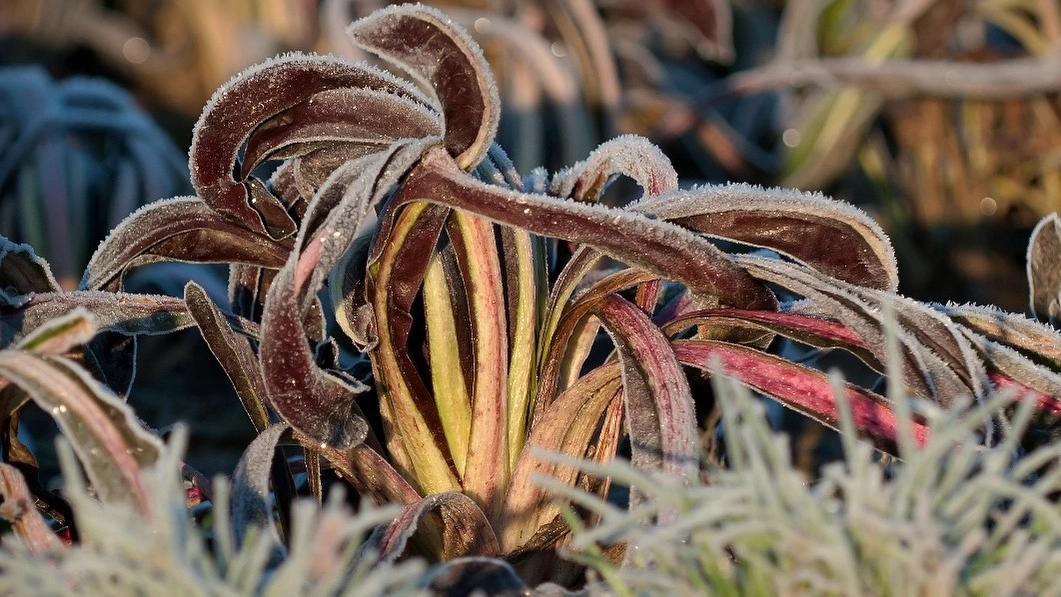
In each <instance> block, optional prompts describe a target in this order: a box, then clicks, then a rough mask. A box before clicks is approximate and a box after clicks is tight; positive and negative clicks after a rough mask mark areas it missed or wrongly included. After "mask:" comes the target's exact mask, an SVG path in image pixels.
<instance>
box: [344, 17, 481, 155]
mask: <svg viewBox="0 0 1061 597" xmlns="http://www.w3.org/2000/svg"><path fill="white" fill-rule="evenodd" d="M347 34H348V35H349V36H350V39H351V40H353V42H354V43H355V44H357V45H359V46H361V47H363V48H365V49H367V50H369V51H371V52H373V53H374V54H377V55H379V56H380V57H382V58H385V59H387V60H390V61H392V62H394V63H395V64H397V65H398V66H400V67H401V68H402V69H404V70H405V71H406V72H408V73H409V74H410V75H413V76H414V77H415V78H417V79H418V80H420V81H421V82H422V83H424V84H425V86H426V87H427V89H430V90H431V91H432V92H433V93H434V94H435V96H436V97H437V98H438V102H439V104H440V105H441V107H442V113H443V117H444V123H445V131H446V132H445V135H444V137H443V138H444V143H445V146H446V149H447V150H448V151H449V154H450V155H451V156H453V158H454V159H455V160H456V161H457V164H458V165H459V166H460V167H461V168H463V169H470V168H471V167H473V166H475V165H476V164H478V163H479V162H480V160H482V159H483V157H484V156H485V155H486V152H487V150H489V148H490V144H491V143H492V142H493V140H494V136H495V135H496V134H497V126H498V121H499V120H500V115H501V101H500V99H499V98H498V95H497V85H496V84H495V83H494V77H493V73H492V72H491V70H490V67H489V65H488V64H487V63H486V59H485V58H484V57H483V53H482V50H481V49H480V48H479V46H478V44H476V43H475V42H474V41H473V40H472V39H471V37H470V36H469V35H468V34H467V32H465V31H464V30H463V29H462V28H461V27H459V26H458V25H457V24H455V23H453V22H452V21H450V20H449V18H448V17H446V16H445V15H444V14H442V13H441V12H439V11H438V10H436V9H434V8H429V7H426V6H422V5H419V4H417V5H411V4H408V5H403V6H400V7H390V8H388V9H385V10H379V11H376V12H375V13H372V14H371V15H369V16H368V17H366V18H364V19H361V20H359V21H357V22H355V23H353V24H352V25H350V27H349V28H348V29H347Z"/></svg>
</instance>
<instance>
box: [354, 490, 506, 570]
mask: <svg viewBox="0 0 1061 597" xmlns="http://www.w3.org/2000/svg"><path fill="white" fill-rule="evenodd" d="M431 514H435V515H437V516H438V517H439V519H440V524H438V525H435V523H434V522H433V521H432V519H431V518H430V517H429V515H431ZM429 525H430V528H425V527H428V526H429ZM418 534H420V535H421V541H424V542H425V543H427V544H429V545H430V548H431V549H433V550H435V555H436V557H439V558H440V559H442V560H450V559H453V558H457V557H461V556H470V555H478V556H495V555H498V553H499V547H498V542H497V537H495V536H494V531H493V529H492V527H491V526H490V522H489V521H488V520H487V518H486V515H485V514H483V511H482V510H481V509H479V506H478V505H476V503H475V501H474V500H472V499H471V498H470V497H468V496H467V495H464V494H463V493H460V492H457V491H450V492H446V493H436V494H433V495H429V496H427V497H425V498H423V499H421V500H418V501H416V502H414V503H412V504H409V505H407V506H405V507H404V508H403V509H402V511H401V512H400V513H399V514H398V516H396V517H395V518H394V521H393V522H391V523H390V524H388V525H387V526H386V527H383V528H382V529H380V530H379V531H377V532H376V533H375V534H374V535H373V537H370V538H369V540H368V542H367V545H366V547H368V548H370V549H375V550H376V551H378V552H379V557H380V560H382V561H384V562H394V561H395V560H396V559H397V558H398V557H400V556H402V555H403V554H404V553H405V552H406V547H407V545H408V544H409V541H410V540H412V539H413V538H414V537H416V536H417V535H418Z"/></svg>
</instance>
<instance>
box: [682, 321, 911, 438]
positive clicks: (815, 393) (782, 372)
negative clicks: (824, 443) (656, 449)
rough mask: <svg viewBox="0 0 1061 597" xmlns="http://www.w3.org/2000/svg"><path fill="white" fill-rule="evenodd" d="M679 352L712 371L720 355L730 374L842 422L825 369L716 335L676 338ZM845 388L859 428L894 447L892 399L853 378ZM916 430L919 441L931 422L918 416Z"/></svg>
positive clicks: (813, 413) (807, 410) (690, 362)
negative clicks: (719, 339) (855, 382)
mask: <svg viewBox="0 0 1061 597" xmlns="http://www.w3.org/2000/svg"><path fill="white" fill-rule="evenodd" d="M674 352H675V354H677V356H678V360H679V361H681V362H682V363H684V364H687V365H692V366H694V367H698V368H700V369H704V370H705V371H710V370H711V367H712V365H711V362H712V360H714V359H718V361H719V362H720V364H721V366H722V370H723V372H724V373H725V374H726V375H729V376H731V377H733V378H734V379H737V380H739V381H740V382H742V383H744V384H747V385H748V386H750V387H752V388H753V389H755V390H756V391H759V392H762V393H764V394H766V395H768V396H772V397H774V398H776V399H777V400H779V401H780V402H781V403H782V404H784V405H785V406H788V407H789V408H792V409H795V410H797V411H799V412H801V413H804V414H806V415H808V416H810V417H813V418H814V419H816V420H818V421H820V422H822V423H824V424H826V425H828V426H830V427H832V428H833V429H836V428H837V424H838V416H839V412H838V411H837V407H836V397H835V395H834V394H833V389H832V386H831V385H830V382H829V377H828V376H827V375H826V374H825V373H822V372H821V371H818V370H816V369H811V368H809V367H805V366H803V365H799V364H797V363H793V362H792V361H789V360H787V359H783V358H781V357H777V356H774V355H771V354H767V353H764V352H762V351H759V350H756V349H754V348H748V347H745V346H738V345H735V344H729V343H725V342H715V341H712V340H676V341H675V342H674ZM845 391H846V393H847V398H848V401H849V402H850V404H851V411H852V414H853V417H854V421H855V426H856V427H857V428H858V430H859V432H860V433H863V434H865V435H866V436H867V437H868V438H869V439H870V440H871V441H872V442H873V443H874V445H875V446H877V447H878V448H880V449H882V450H884V451H887V452H891V453H894V451H895V441H896V425H897V423H896V419H895V414H894V413H893V412H892V411H891V409H890V408H889V406H888V403H887V400H886V399H885V398H884V397H883V396H879V395H877V394H874V393H873V392H870V391H869V390H864V389H862V388H858V387H856V386H853V385H850V384H846V385H845ZM912 432H913V436H914V439H915V440H917V442H918V443H919V444H922V445H923V444H924V443H925V441H927V439H928V426H927V425H926V424H925V423H924V422H921V421H918V420H914V421H913V422H912Z"/></svg>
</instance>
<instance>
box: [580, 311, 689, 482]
mask: <svg viewBox="0 0 1061 597" xmlns="http://www.w3.org/2000/svg"><path fill="white" fill-rule="evenodd" d="M594 312H595V314H596V315H597V316H598V317H600V319H601V323H602V324H603V325H604V328H605V329H606V330H607V331H608V334H609V335H610V336H611V338H612V341H613V342H614V343H615V346H616V349H617V351H618V353H619V362H620V364H621V366H622V378H623V399H624V401H625V403H626V418H627V423H628V425H629V433H630V444H631V446H630V450H631V458H630V459H631V461H632V462H633V464H634V466H637V467H638V468H640V469H642V470H648V471H656V470H658V471H661V472H662V473H663V474H665V475H667V476H670V477H673V478H675V479H677V480H679V481H680V482H683V483H688V482H691V481H692V480H693V479H694V478H695V476H696V470H697V465H698V462H699V461H698V449H699V435H698V433H697V430H696V409H695V407H694V406H693V398H692V393H691V391H690V389H689V384H688V382H687V381H686V378H685V372H684V371H683V370H682V368H681V365H680V364H679V362H678V358H676V356H675V353H674V350H673V349H672V348H671V344H670V342H669V341H668V340H667V338H666V337H665V336H664V335H663V334H662V332H660V330H659V328H657V327H656V326H655V324H653V323H652V321H651V320H650V319H649V318H648V316H647V315H645V313H644V312H642V311H641V310H640V309H638V308H637V307H636V306H635V305H633V304H631V303H630V302H628V301H626V300H625V299H623V298H620V297H619V296H617V295H614V294H612V295H608V296H606V297H604V298H603V300H601V301H600V302H599V303H598V305H597V308H596V309H595V311H594Z"/></svg>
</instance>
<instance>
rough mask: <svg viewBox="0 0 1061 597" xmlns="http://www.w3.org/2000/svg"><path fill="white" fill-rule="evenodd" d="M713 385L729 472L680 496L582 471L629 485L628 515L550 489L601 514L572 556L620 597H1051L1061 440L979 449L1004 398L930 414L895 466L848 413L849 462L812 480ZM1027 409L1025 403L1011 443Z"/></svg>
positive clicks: (755, 409)
mask: <svg viewBox="0 0 1061 597" xmlns="http://www.w3.org/2000/svg"><path fill="white" fill-rule="evenodd" d="M716 387H717V389H718V390H719V392H718V395H719V399H720V402H721V404H722V408H723V411H724V419H723V420H724V422H723V426H724V427H725V430H726V431H725V445H726V450H727V458H728V464H729V466H728V467H727V468H725V469H722V470H715V471H712V472H711V473H710V483H702V484H697V485H693V486H688V487H679V486H677V485H675V484H673V483H668V482H666V481H665V480H662V479H659V478H656V476H654V475H649V474H646V473H645V472H643V471H638V470H636V469H634V468H632V467H630V466H629V465H628V464H626V463H623V462H621V461H615V462H612V463H610V464H608V465H604V466H600V465H593V466H590V465H588V464H583V465H581V466H582V467H583V468H584V469H585V470H586V471H587V472H593V473H596V474H601V475H608V476H610V477H611V478H612V481H613V483H618V484H627V485H630V486H634V487H637V488H638V489H639V491H640V492H641V494H642V495H643V496H644V502H643V503H642V504H641V505H640V506H639V507H637V508H634V509H631V510H630V511H627V510H625V509H620V508H616V507H614V506H612V505H609V504H608V503H606V502H604V501H602V500H600V499H599V498H597V497H594V496H591V495H589V494H585V493H581V492H579V490H577V489H573V488H566V487H562V486H561V485H560V484H556V483H553V482H549V481H546V483H547V484H548V486H549V487H550V489H551V490H553V491H555V492H556V493H557V494H561V495H565V496H567V497H568V498H570V499H571V500H572V501H573V503H576V504H578V507H580V508H585V509H588V510H589V511H591V512H593V513H595V514H599V515H600V517H601V523H600V525H599V526H597V527H596V528H593V529H585V530H581V531H577V532H576V533H575V539H574V541H573V542H572V546H573V549H574V551H572V552H571V553H570V554H569V556H570V557H573V558H574V559H576V560H578V561H580V562H583V563H584V564H586V565H588V566H589V567H590V568H591V569H592V570H594V571H595V572H596V573H597V574H599V575H600V576H601V577H603V579H604V580H605V582H606V584H607V585H608V586H609V587H610V590H612V591H614V592H615V593H616V594H620V595H692V594H697V595H699V594H704V595H880V596H885V595H934V596H945V595H1058V594H1061V576H1059V575H1058V574H1057V570H1058V564H1061V516H1059V512H1058V507H1057V502H1056V499H1054V497H1055V496H1057V495H1058V492H1059V491H1061V470H1059V469H1058V467H1057V466H1056V465H1055V463H1056V462H1057V461H1058V459H1059V457H1061V445H1059V444H1053V445H1045V446H1042V447H1039V448H1037V449H1036V450H1034V451H1032V452H1030V453H1025V454H1019V455H1018V451H1019V447H1018V446H1017V445H1016V443H1015V441H1007V442H1003V443H1001V444H998V445H996V446H994V447H990V448H985V447H983V445H982V443H981V441H978V440H979V438H978V437H977V433H978V429H980V428H982V427H983V425H984V424H985V423H986V422H987V421H988V420H989V419H990V417H991V413H993V412H997V410H998V409H999V408H1004V407H1006V406H1008V405H1011V404H1012V403H1013V402H1014V396H1013V395H1012V394H1008V393H1007V394H1002V393H999V394H995V395H994V396H993V397H992V398H991V399H990V400H989V401H987V402H986V403H984V404H982V405H977V406H974V407H968V408H956V409H951V410H947V411H942V410H936V411H935V412H933V413H930V415H929V419H930V420H931V427H932V429H933V433H931V435H930V439H929V440H928V443H927V444H926V445H924V446H922V447H920V448H912V449H909V450H906V451H904V452H903V454H902V458H903V460H901V461H893V462H884V461H882V460H881V458H880V455H879V453H877V452H874V450H873V448H872V447H871V446H869V445H868V444H866V443H863V442H859V441H858V440H857V438H856V435H855V428H854V425H853V424H852V422H851V419H850V414H849V413H850V411H849V409H847V408H846V407H845V408H844V409H843V410H844V411H845V412H844V417H843V421H842V425H843V430H842V435H843V441H844V450H845V456H844V459H843V460H842V461H840V462H836V463H833V464H831V465H828V466H827V467H825V469H824V470H823V474H822V476H821V478H820V479H817V480H816V481H814V482H812V483H808V482H806V479H805V477H804V476H803V475H802V474H801V473H800V472H799V471H798V470H796V469H795V468H793V467H792V465H791V456H790V454H789V451H788V449H789V443H788V441H787V440H786V439H785V438H784V437H782V436H780V435H778V434H776V433H775V432H774V431H772V430H771V429H770V427H769V424H768V422H767V420H766V419H765V417H764V409H763V405H762V403H760V402H757V401H755V400H754V399H752V398H751V397H750V395H749V392H748V391H747V390H746V389H744V388H743V387H740V386H737V385H736V384H734V383H732V382H730V381H725V380H720V381H719V383H717V384H716ZM840 403H841V404H846V401H843V400H840ZM1033 408H1034V405H1033V404H1032V403H1031V401H1023V402H1021V403H1020V405H1019V407H1018V411H1017V415H1016V417H1015V418H1014V428H1015V429H1017V430H1018V433H1015V434H1013V435H1011V436H1010V438H1011V439H1012V438H1016V437H1018V436H1019V431H1020V430H1021V429H1023V428H1024V426H1026V425H1027V423H1028V420H1029V417H1030V416H1031V414H1032V411H1033ZM664 516H669V518H670V520H671V522H670V523H668V524H665V525H660V524H657V525H646V524H644V521H645V520H646V519H656V520H657V522H658V520H659V519H660V518H661V517H664ZM572 520H574V518H573V517H572ZM617 542H627V545H628V548H627V553H626V557H625V561H624V562H623V563H622V564H620V565H616V564H613V563H612V562H611V560H609V559H608V558H606V557H603V556H602V548H603V546H605V545H609V544H613V543H617Z"/></svg>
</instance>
